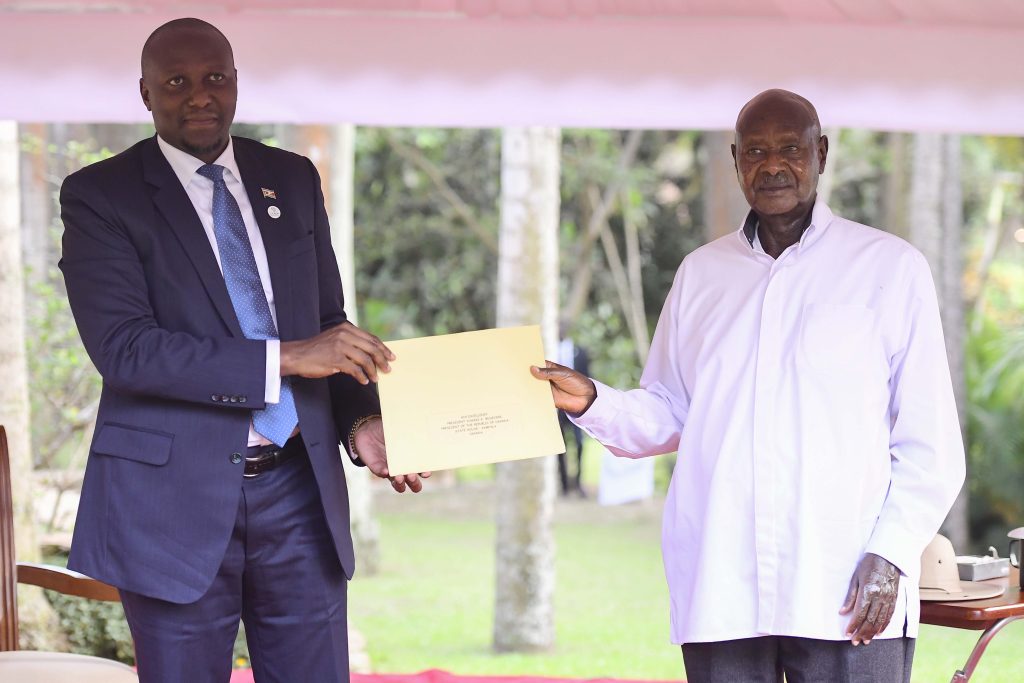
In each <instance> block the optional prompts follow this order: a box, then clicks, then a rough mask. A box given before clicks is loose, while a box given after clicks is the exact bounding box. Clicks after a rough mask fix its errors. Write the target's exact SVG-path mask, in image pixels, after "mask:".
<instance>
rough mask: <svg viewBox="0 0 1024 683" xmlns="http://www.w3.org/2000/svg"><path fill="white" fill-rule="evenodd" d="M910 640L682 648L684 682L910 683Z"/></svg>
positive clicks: (770, 639) (777, 640) (773, 640)
mask: <svg viewBox="0 0 1024 683" xmlns="http://www.w3.org/2000/svg"><path fill="white" fill-rule="evenodd" d="M914 644H915V640H914V639H913V638H892V639H885V640H882V639H878V638H876V639H875V640H872V641H871V642H870V643H869V644H868V645H858V646H856V647H854V646H853V644H852V643H850V641H848V640H814V639H812V638H790V637H784V636H764V637H761V638H743V639H741V640H724V641H719V642H713V643H688V644H686V645H683V663H684V664H685V665H686V680H687V683H782V680H783V675H785V680H786V683H910V667H911V664H912V662H913V660H914Z"/></svg>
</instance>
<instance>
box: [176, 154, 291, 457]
mask: <svg viewBox="0 0 1024 683" xmlns="http://www.w3.org/2000/svg"><path fill="white" fill-rule="evenodd" d="M156 139H157V143H158V144H159V145H160V151H162V152H163V153H164V156H165V157H166V158H167V162H168V163H169V164H170V165H171V168H172V169H173V170H174V174H175V175H176V176H178V180H180V181H181V185H182V187H184V188H185V192H186V193H187V194H188V198H189V199H191V200H192V206H193V207H195V210H196V213H197V214H198V215H199V221H200V222H201V223H202V224H203V230H205V231H206V237H207V239H209V240H210V247H211V248H212V249H213V255H214V256H215V257H216V258H217V266H218V267H220V251H219V250H218V249H217V234H216V233H215V232H214V229H213V181H212V180H210V179H209V178H207V177H205V176H201V175H199V174H198V173H196V171H198V170H199V168H201V167H202V166H205V165H206V162H205V161H202V160H201V159H197V158H196V157H194V156H192V155H191V154H189V153H188V152H183V151H182V150H180V149H178V148H177V147H172V146H171V145H170V144H168V143H167V142H165V141H164V139H163V138H161V137H160V136H159V135H158V136H157V138H156ZM213 163H215V164H217V165H218V166H223V167H224V169H225V170H224V184H225V185H226V186H227V188H228V191H229V192H231V196H232V197H234V198H235V201H236V202H238V209H239V211H241V213H242V222H244V223H245V230H246V232H247V233H248V234H249V243H250V245H251V246H252V254H253V256H255V257H256V270H257V271H259V275H260V282H262V283H263V292H264V293H265V294H266V295H267V304H268V305H269V306H270V315H271V317H273V319H274V326H275V327H276V326H277V309H275V308H274V288H273V286H272V285H271V283H270V266H269V265H268V264H267V250H266V248H265V247H264V246H263V236H262V235H261V234H260V227H259V224H258V223H257V222H256V216H255V215H253V212H252V205H251V204H250V203H249V196H248V195H247V194H246V193H245V186H244V185H243V184H242V174H241V173H239V172H238V164H236V163H235V151H234V144H233V143H232V142H231V138H228V146H227V149H225V150H224V152H223V153H222V154H221V155H220V156H219V157H218V158H217V160H216V161H214V162H213ZM223 272H224V269H223V268H221V274H223ZM264 386H265V389H264V397H263V399H264V401H266V402H267V403H277V402H278V401H279V400H280V398H281V342H280V340H277V339H268V340H267V366H266V384H265V385H264ZM269 443H270V440H269V439H267V438H266V437H264V436H263V435H262V434H260V433H259V432H257V431H256V430H255V429H253V427H252V425H251V424H250V425H249V445H250V446H261V445H267V444H269Z"/></svg>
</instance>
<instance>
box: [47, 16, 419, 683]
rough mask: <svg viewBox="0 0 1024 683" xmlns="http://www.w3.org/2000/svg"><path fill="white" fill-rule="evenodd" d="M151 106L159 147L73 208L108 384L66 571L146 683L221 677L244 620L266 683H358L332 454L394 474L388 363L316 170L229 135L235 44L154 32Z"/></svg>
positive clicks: (189, 22) (406, 481) (75, 191)
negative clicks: (363, 312) (348, 305)
mask: <svg viewBox="0 0 1024 683" xmlns="http://www.w3.org/2000/svg"><path fill="white" fill-rule="evenodd" d="M140 92H141V95H142V100H143V102H144V103H145V105H146V107H147V109H149V110H150V111H151V112H152V114H153V122H154V124H155V127H156V132H157V135H156V136H155V137H153V138H150V139H147V140H143V141H141V142H139V143H138V144H136V145H134V146H133V147H131V148H130V149H128V150H126V151H124V152H122V153H121V154H118V155H117V156H115V157H113V158H111V159H107V160H105V161H101V162H99V163H97V164H93V165H92V166H89V167H87V168H85V169H83V170H81V171H79V172H77V173H75V174H73V175H71V176H69V177H68V178H67V180H66V181H65V182H64V185H63V187H62V188H61V209H62V217H63V220H64V226H65V232H64V244H63V247H64V249H63V257H62V259H61V263H60V266H61V269H62V271H63V273H64V277H65V281H66V284H67V291H68V298H69V300H70V302H71V309H72V311H73V313H74V316H75V321H76V323H77V325H78V329H79V332H80V334H81V336H82V340H83V342H84V344H85V347H86V350H87V351H88V352H89V356H90V358H91V359H92V361H93V363H95V365H96V367H97V369H98V370H99V372H100V374H101V375H102V377H103V391H102V396H101V399H100V406H99V411H98V414H97V422H96V434H95V437H94V439H93V443H92V448H91V452H90V455H89V463H88V467H87V469H86V474H85V481H84V484H83V487H82V499H81V505H80V508H79V513H78V521H77V523H76V527H75V538H74V542H73V545H72V550H71V557H70V559H69V563H68V564H69V566H70V567H71V568H73V569H76V570H78V571H81V572H84V573H86V574H88V575H90V576H93V577H96V578H98V579H101V580H103V581H106V582H108V583H111V584H113V585H115V586H117V587H118V588H119V589H120V590H121V596H122V602H123V604H124V608H125V613H126V615H127V617H128V623H129V626H130V627H131V631H132V636H133V638H134V641H135V650H136V658H137V662H138V667H139V674H140V677H141V679H142V680H143V681H147V682H149V681H162V682H163V681H166V682H177V683H203V682H206V681H210V682H213V681H226V680H227V679H228V677H229V675H230V668H231V652H232V644H233V642H234V638H235V635H236V633H237V629H238V622H239V619H240V618H241V619H242V620H244V622H245V626H246V635H247V640H248V644H249V647H250V653H251V656H252V664H253V669H254V672H255V675H256V680H257V681H260V682H261V683H263V682H266V681H282V682H284V681H302V682H303V683H314V682H318V681H325V682H326V681H347V680H348V651H347V638H346V634H347V624H346V615H345V611H346V610H345V607H346V590H347V582H348V579H349V578H351V576H352V572H353V571H354V560H353V554H352V541H351V536H350V533H349V513H348V498H347V494H346V487H345V475H344V470H343V467H342V463H341V460H340V454H339V449H338V444H339V443H342V444H344V445H345V446H346V448H347V450H348V452H349V455H350V457H352V458H353V460H354V461H356V463H357V464H365V465H366V466H367V467H369V468H370V470H371V471H373V473H374V474H376V475H377V476H380V477H388V471H387V460H386V453H385V449H384V438H383V429H382V426H381V419H380V406H379V403H378V402H377V398H376V394H375V392H374V391H373V389H372V383H373V382H374V381H376V379H377V376H378V375H377V373H378V372H387V371H388V370H389V361H390V360H394V356H393V355H392V353H391V352H390V350H389V349H388V348H387V347H386V346H385V345H384V344H383V343H382V342H381V341H380V340H379V339H377V338H376V337H375V336H373V335H371V334H369V333H367V332H364V331H362V330H360V329H359V328H357V327H355V326H354V325H353V324H352V323H351V322H348V321H347V320H346V317H345V311H344V308H343V297H342V289H341V280H340V277H339V274H338V267H337V263H336V262H335V256H334V252H333V250H332V248H331V243H330V229H329V226H328V222H327V213H326V210H325V208H324V199H323V194H322V192H321V188H320V179H319V176H318V175H317V172H316V169H315V168H314V167H313V164H312V163H310V161H309V160H308V159H306V158H304V157H301V156H298V155H295V154H291V153H289V152H285V151H282V150H278V149H274V148H270V147H267V146H264V145H262V144H260V143H257V142H254V141H252V140H247V139H245V138H232V137H231V136H230V134H229V128H230V125H231V122H232V119H233V118H234V113H235V103H236V99H237V72H236V70H235V65H234V57H233V54H232V51H231V46H230V44H229V43H228V41H227V39H226V38H225V37H224V35H223V34H222V33H221V32H220V31H219V30H217V29H216V28H215V27H213V26H212V25H210V24H208V23H206V22H202V21H199V20H197V19H179V20H175V21H172V22H169V23H167V24H165V25H163V26H161V27H160V28H158V29H157V30H156V31H154V32H153V34H152V35H151V36H150V37H149V39H148V40H147V41H146V44H145V46H144V48H143V51H142V78H141V79H140ZM424 476H426V475H424ZM390 479H391V483H392V486H393V487H394V488H395V489H396V490H397V491H399V492H402V491H404V490H406V488H408V489H411V490H412V491H419V490H420V488H421V485H422V483H421V479H420V477H418V476H415V475H409V476H404V477H403V476H396V477H391V478H390Z"/></svg>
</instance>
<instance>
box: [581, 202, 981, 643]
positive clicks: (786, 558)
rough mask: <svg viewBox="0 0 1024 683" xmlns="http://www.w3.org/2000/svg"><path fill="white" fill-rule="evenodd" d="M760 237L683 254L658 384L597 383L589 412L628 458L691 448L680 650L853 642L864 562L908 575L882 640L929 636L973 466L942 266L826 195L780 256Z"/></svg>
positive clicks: (659, 334) (590, 425)
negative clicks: (950, 516)
mask: <svg viewBox="0 0 1024 683" xmlns="http://www.w3.org/2000/svg"><path fill="white" fill-rule="evenodd" d="M754 227H755V226H754V224H753V221H752V220H748V222H747V224H746V225H745V226H744V228H741V229H740V230H739V231H738V232H736V233H733V234H730V235H727V236H725V237H723V238H721V239H718V240H716V241H714V242H712V243H710V244H707V245H705V246H703V247H701V248H699V249H697V250H695V251H694V252H693V253H691V254H689V255H688V256H687V257H686V258H685V259H684V260H683V263H682V265H680V267H679V270H678V272H677V273H676V277H675V280H674V282H673V285H672V289H671V291H670V293H669V295H668V299H667V301H666V303H665V307H664V309H663V310H662V313H661V319H660V321H659V323H658V327H657V330H656V332H655V335H654V339H653V342H652V346H651V352H650V356H649V359H648V361H647V366H646V367H645V369H644V372H643V376H642V378H641V381H640V386H641V388H640V389H636V390H633V391H627V392H623V391H618V390H615V389H612V388H610V387H607V386H605V385H603V384H600V383H595V384H596V385H597V399H596V400H595V401H594V403H593V405H592V406H591V407H590V409H589V410H588V411H587V412H586V413H585V414H584V415H583V416H582V417H580V418H578V419H577V420H575V421H576V422H577V424H579V425H580V426H581V427H583V428H584V429H585V430H586V431H587V432H588V433H590V434H591V435H592V436H594V437H595V438H596V439H597V440H599V441H600V442H601V443H603V444H605V445H606V446H607V447H608V448H609V449H610V450H611V451H612V452H614V453H615V454H616V455H620V456H625V457H634V458H635V457H643V456H648V455H654V454H658V453H665V452H669V451H674V450H678V459H677V461H676V466H675V472H674V473H673V476H672V483H671V485H670V487H669V491H668V496H667V499H666V502H665V511H664V522H663V527H662V550H663V556H664V563H665V574H666V577H667V579H668V585H669V593H670V595H671V609H670V611H671V626H672V640H673V642H675V643H689V642H707V641H721V640H729V639H736V638H748V637H755V636H761V635H784V636H800V637H806V638H817V639H825V640H843V639H845V638H846V636H845V635H844V633H845V629H846V627H847V625H848V624H849V621H850V618H851V615H840V614H839V608H840V607H841V605H842V604H843V601H844V599H845V597H846V592H847V589H848V587H849V582H850V577H851V576H852V575H853V572H854V569H855V568H856V566H857V563H858V562H859V560H860V559H861V557H862V556H863V555H864V553H866V552H871V553H875V554H877V555H880V556H881V557H883V558H885V559H887V560H889V561H890V562H892V563H893V564H894V565H896V567H898V568H899V570H900V571H901V573H902V575H901V577H900V588H899V596H898V599H897V605H896V613H895V614H894V615H893V617H892V620H891V622H890V623H889V626H888V627H887V628H886V629H885V630H884V631H883V632H882V633H881V634H879V635H878V636H877V637H880V638H893V637H899V636H902V635H903V634H904V624H906V634H907V635H909V636H912V637H913V636H916V635H917V630H918V620H919V603H918V590H917V581H918V575H919V573H920V556H921V553H922V551H923V550H924V547H925V545H927V543H928V542H929V541H930V540H931V539H932V537H933V535H934V534H935V532H936V530H937V529H938V527H939V525H940V524H941V522H942V520H943V519H944V517H945V515H946V513H947V511H948V510H949V507H950V506H951V504H952V502H953V500H954V499H955V497H956V494H957V492H958V491H959V490H960V486H961V484H962V483H963V479H964V468H965V466H964V450H963V443H962V440H961V435H960V430H959V423H958V420H957V413H956V406H955V403H954V400H953V390H952V383H951V382H950V375H949V367H948V364H947V360H946V350H945V346H944V343H943V338H942V327H941V324H940V320H939V308H938V304H937V301H936V296H935V289H934V286H933V283H932V278H931V272H930V271H929V268H928V264H927V263H926V262H925V259H924V257H923V256H922V255H921V254H920V252H918V251H917V250H915V249H914V248H913V247H911V246H910V245H909V244H907V243H906V242H904V241H903V240H901V239H899V238H897V237H895V236H893V235H890V234H887V233H884V232H881V231H879V230H875V229H873V228H869V227H867V226H864V225H859V224H857V223H853V222H851V221H848V220H844V219H842V218H839V217H836V216H833V214H832V212H831V211H830V210H829V208H828V207H827V206H826V205H825V204H824V203H821V202H819V203H817V204H816V205H815V207H814V210H813V214H812V217H811V225H810V226H809V227H808V228H807V230H806V231H805V232H804V234H803V236H802V237H801V239H800V241H799V242H798V243H797V244H794V245H793V246H791V247H790V248H788V249H787V250H786V251H785V252H783V253H782V254H781V255H780V256H779V258H778V259H777V260H776V259H772V258H771V256H769V255H768V254H766V253H764V251H763V250H761V249H756V248H755V246H754V237H755V232H754Z"/></svg>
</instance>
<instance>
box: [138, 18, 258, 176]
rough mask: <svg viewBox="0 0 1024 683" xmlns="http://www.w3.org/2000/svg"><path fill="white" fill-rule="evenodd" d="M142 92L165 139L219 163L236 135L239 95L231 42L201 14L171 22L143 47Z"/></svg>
mask: <svg viewBox="0 0 1024 683" xmlns="http://www.w3.org/2000/svg"><path fill="white" fill-rule="evenodd" d="M139 94H140V95H141V96H142V101H143V103H145V105H146V108H147V109H149V111H151V112H152V113H153V125H154V126H155V127H156V132H157V134H158V135H159V136H160V137H161V139H163V140H164V142H167V143H168V144H170V145H171V146H172V147H176V148H178V149H180V150H182V151H184V152H187V153H189V154H191V155H192V156H194V157H196V158H198V159H201V160H202V161H205V162H206V163H208V164H209V163H213V161H214V160H215V159H216V158H217V157H218V156H219V155H220V154H221V152H223V151H224V150H225V149H226V148H227V146H228V143H229V142H230V140H231V138H230V131H229V129H230V127H231V122H232V120H233V119H234V117H235V105H236V103H237V100H238V70H237V69H236V68H235V56H234V54H233V52H232V50H231V43H229V42H228V39H227V38H225V37H224V34H223V33H221V32H220V31H219V30H217V28H216V27H215V26H213V25H212V24H208V23H207V22H205V21H201V20H199V19H175V20H174V21H169V22H167V23H166V24H164V25H163V26H161V27H159V28H158V29H157V30H155V31H153V33H152V34H151V35H150V36H149V39H148V40H147V41H146V44H145V46H144V47H143V48H142V78H140V79H139Z"/></svg>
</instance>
